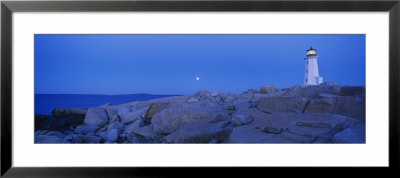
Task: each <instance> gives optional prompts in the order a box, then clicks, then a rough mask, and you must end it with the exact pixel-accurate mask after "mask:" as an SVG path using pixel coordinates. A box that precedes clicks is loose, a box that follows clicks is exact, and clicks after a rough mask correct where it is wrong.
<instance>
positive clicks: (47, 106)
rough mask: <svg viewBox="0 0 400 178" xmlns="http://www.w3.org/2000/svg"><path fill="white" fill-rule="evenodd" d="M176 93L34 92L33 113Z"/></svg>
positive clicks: (119, 102)
mask: <svg viewBox="0 0 400 178" xmlns="http://www.w3.org/2000/svg"><path fill="white" fill-rule="evenodd" d="M169 96H178V95H150V94H131V95H85V94H35V115H36V114H43V115H48V114H51V111H53V109H54V108H69V107H77V108H91V107H97V106H100V105H103V104H106V103H112V104H113V105H118V104H123V103H128V102H133V101H147V100H151V99H156V98H163V97H169Z"/></svg>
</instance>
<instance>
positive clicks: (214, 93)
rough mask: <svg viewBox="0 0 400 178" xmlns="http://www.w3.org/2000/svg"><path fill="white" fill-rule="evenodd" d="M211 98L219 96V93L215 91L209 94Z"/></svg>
mask: <svg viewBox="0 0 400 178" xmlns="http://www.w3.org/2000/svg"><path fill="white" fill-rule="evenodd" d="M211 96H212V97H217V96H219V93H218V92H216V91H214V92H212V93H211Z"/></svg>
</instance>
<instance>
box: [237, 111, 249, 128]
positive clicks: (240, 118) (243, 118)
mask: <svg viewBox="0 0 400 178" xmlns="http://www.w3.org/2000/svg"><path fill="white" fill-rule="evenodd" d="M252 121H253V118H251V117H250V116H249V115H247V114H244V113H235V114H233V116H232V125H233V126H236V127H237V126H241V125H246V124H249V123H251V122H252Z"/></svg>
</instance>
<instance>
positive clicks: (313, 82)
mask: <svg viewBox="0 0 400 178" xmlns="http://www.w3.org/2000/svg"><path fill="white" fill-rule="evenodd" d="M323 82H324V81H323V78H322V77H320V76H318V77H313V78H310V79H308V78H307V79H306V81H305V82H304V85H319V84H321V83H323Z"/></svg>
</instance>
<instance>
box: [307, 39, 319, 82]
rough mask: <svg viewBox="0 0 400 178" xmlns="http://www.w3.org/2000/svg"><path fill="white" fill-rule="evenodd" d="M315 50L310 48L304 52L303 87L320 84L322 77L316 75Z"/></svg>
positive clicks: (316, 60) (316, 59) (316, 61)
mask: <svg viewBox="0 0 400 178" xmlns="http://www.w3.org/2000/svg"><path fill="white" fill-rule="evenodd" d="M316 52H317V50H316V49H313V48H312V47H310V49H308V50H307V51H306V54H307V57H306V58H304V60H305V61H306V71H305V73H304V85H319V84H321V83H322V77H320V76H319V73H318V58H319V56H317V53H316Z"/></svg>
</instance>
